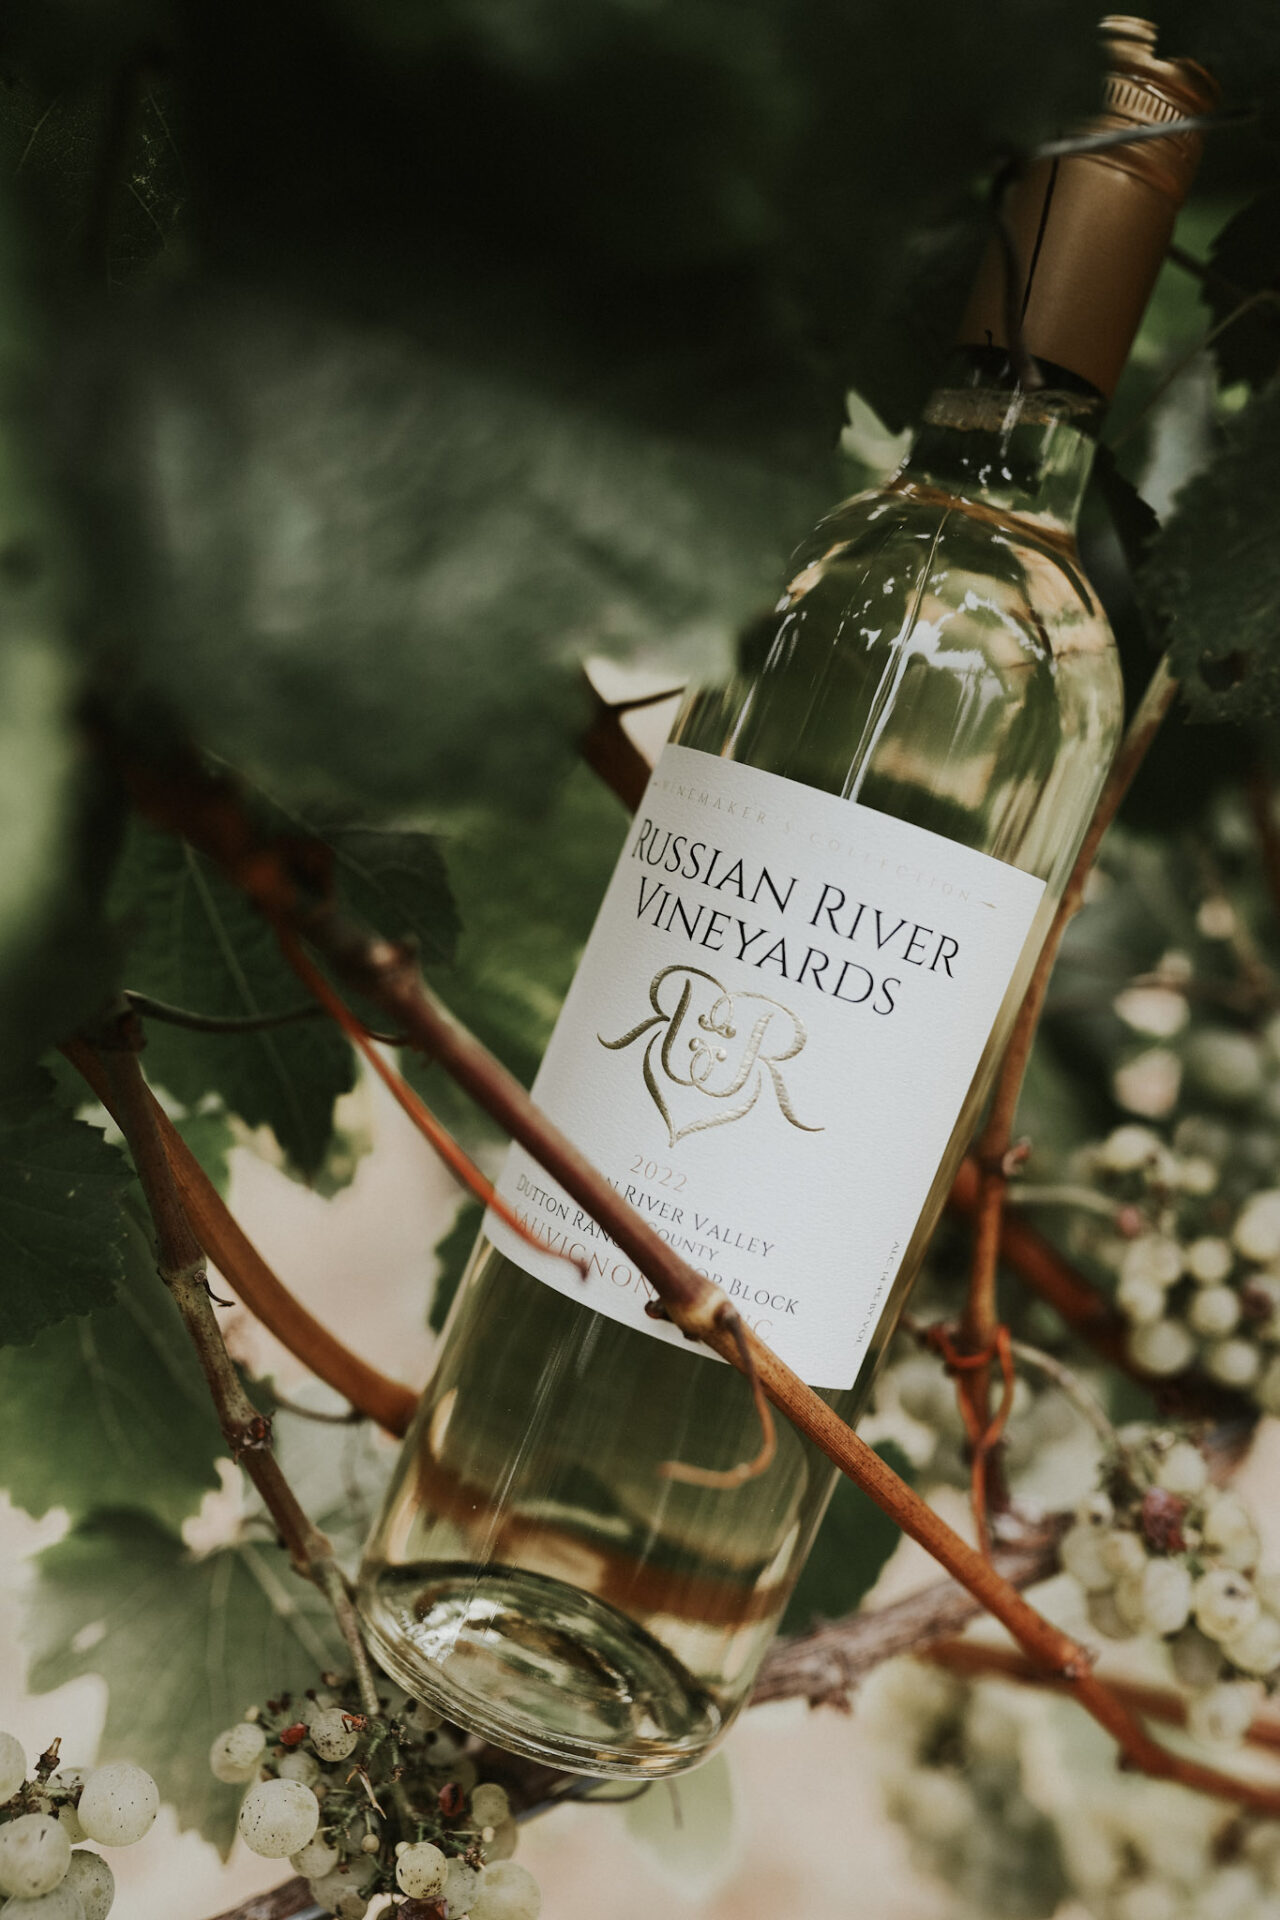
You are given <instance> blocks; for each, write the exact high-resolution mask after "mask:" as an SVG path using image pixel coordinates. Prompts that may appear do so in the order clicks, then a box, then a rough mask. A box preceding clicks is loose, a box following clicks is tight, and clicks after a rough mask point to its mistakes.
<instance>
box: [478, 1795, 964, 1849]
mask: <svg viewBox="0 0 1280 1920" xmlns="http://www.w3.org/2000/svg"><path fill="white" fill-rule="evenodd" d="M932 1777H933V1778H935V1779H941V1777H942V1776H941V1774H935V1775H933V1776H932ZM485 1833H486V1834H488V1836H489V1838H488V1839H487V1840H485V1841H484V1842H483V1845H484V1857H485V1859H486V1860H509V1859H510V1858H511V1856H512V1854H513V1853H514V1852H515V1850H516V1847H517V1845H518V1844H519V1840H520V1828H519V1827H518V1825H517V1824H516V1822H515V1821H514V1820H500V1821H499V1822H498V1824H497V1826H496V1827H486V1828H485Z"/></svg>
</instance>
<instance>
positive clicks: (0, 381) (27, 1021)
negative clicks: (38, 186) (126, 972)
mask: <svg viewBox="0 0 1280 1920" xmlns="http://www.w3.org/2000/svg"><path fill="white" fill-rule="evenodd" d="M3 91H4V89H3V88H2V87H0V96H2V95H3ZM22 269H23V260H22V256H21V252H20V249H19V247H18V246H17V244H16V243H15V239H14V235H13V233H12V231H11V228H10V222H9V217H8V212H7V208H5V207H0V633H3V636H4V640H3V645H0V1071H8V1070H10V1069H14V1068H17V1067H20V1066H25V1065H26V1064H28V1063H29V1062H30V1061H32V1060H34V1059H35V1058H36V1057H38V1055H39V1054H40V1053H41V1052H42V1051H43V1050H44V1048H45V1046H46V1045H47V1044H48V1042H49V1041H50V1040H52V1039H54V1038H63V1037H65V1036H66V1034H67V1033H69V1032H70V1031H72V1029H73V1028H74V1027H75V1026H76V1025H77V1024H78V1022H79V1021H81V1020H82V1019H84V1018H86V1017H87V1016H88V1015H89V1014H90V1013H92V1012H93V1011H94V1010H95V1007H96V1006H97V1004H99V1003H100V1002H101V1001H102V1000H104V999H105V998H106V997H107V996H108V995H109V994H110V992H111V988H112V979H111V973H110V955H109V952H108V950H107V947H106V945H105V943H104V942H103V941H102V939H101V937H100V935H99V937H97V938H96V939H93V938H85V937H84V928H85V924H86V922H87V921H88V920H89V919H90V918H91V913H90V907H89V897H90V895H91V893H92V891H93V879H92V876H93V875H94V874H95V873H98V872H101V871H103V870H104V869H105V868H106V867H107V866H108V865H109V863H110V833H109V830H103V831H101V832H100V833H99V834H98V835H97V836H95V834H94V832H93V830H94V829H95V828H99V827H103V826H104V823H102V822H99V821H98V820H97V819H96V817H95V809H94V806H93V805H92V804H91V799H90V792H89V789H90V781H89V779H88V778H86V772H85V767H84V748H83V741H82V740H81V739H80V738H79V737H78V723H77V717H76V708H77V705H78V702H79V700H80V698H81V696H82V689H81V687H80V684H79V675H78V671H77V665H76V661H75V658H74V655H73V654H72V652H71V651H70V648H69V645H68V642H67V637H66V626H67V600H68V593H67V583H68V576H69V573H70V568H69V566H68V555H67V551H66V542H65V539H64V536H63V533H62V530H61V527H60V525H59V522H58V518H57V514H56V512H55V510H54V506H53V503H52V501H51V499H50V497H49V490H48V488H47V486H46V485H45V476H44V474H43V471H42V462H41V458H40V454H39V452H38V451H37V448H38V442H39V439H40V437H41V435H42V433H43V431H44V430H43V425H42V423H41V421H40V420H39V418H38V416H37V415H36V412H35V408H34V406H33V397H34V394H35V392H36V390H37V389H38V387H39V383H40V380H41V377H42V372H43V370H42V368H41V367H40V364H39V345H40V331H39V320H38V318H37V317H36V316H35V315H34V314H32V313H30V312H28V311H27V309H26V306H25V304H24V302H23V300H22V298H21V295H20V289H21V287H22V285H23V280H24V274H23V270H22Z"/></svg>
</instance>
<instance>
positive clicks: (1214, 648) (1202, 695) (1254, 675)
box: [1139, 381, 1280, 720]
mask: <svg viewBox="0 0 1280 1920" xmlns="http://www.w3.org/2000/svg"><path fill="white" fill-rule="evenodd" d="M1278 515H1280V381H1273V382H1272V384H1271V385H1270V386H1269V387H1268V388H1267V389H1266V391H1265V392H1264V393H1261V394H1259V395H1258V397H1257V398H1256V399H1255V400H1253V401H1251V402H1250V404H1249V405H1248V406H1247V407H1246V408H1245V409H1244V411H1243V412H1242V413H1241V414H1240V415H1239V416H1238V417H1237V418H1236V419H1235V420H1234V421H1233V422H1232V423H1231V424H1230V426H1229V427H1228V428H1227V430H1226V433H1225V436H1224V441H1223V445H1222V448H1221V450H1220V451H1219V453H1218V455H1217V457H1216V459H1215V460H1214V461H1213V464H1212V465H1211V466H1210V467H1208V468H1206V469H1205V471H1204V472H1203V473H1200V474H1197V475H1196V477H1195V478H1194V479H1192V480H1191V481H1189V482H1188V484H1187V485H1186V487H1185V488H1184V489H1183V490H1182V492H1181V493H1180V494H1179V496H1178V503H1177V507H1176V509H1175V511H1174V513H1173V514H1172V515H1171V516H1170V518H1169V520H1168V521H1167V522H1166V524H1165V526H1164V529H1163V531H1162V533H1161V535H1160V537H1159V539H1158V540H1157V541H1155V543H1154V544H1153V546H1152V548H1151V550H1150V555H1149V558H1148V560H1147V562H1146V565H1145V566H1144V567H1143V569H1142V572H1141V574H1140V576H1139V589H1140V592H1141V593H1142V596H1143V599H1144V601H1145V603H1146V605H1147V607H1148V609H1149V610H1150V613H1151V615H1152V618H1153V620H1154V622H1155V623H1156V625H1157V628H1158V629H1163V630H1167V631H1168V634H1169V637H1170V660H1171V663H1172V666H1173V669H1174V672H1175V673H1176V674H1177V676H1178V678H1179V680H1180V681H1181V682H1182V684H1183V687H1184V688H1185V691H1186V695H1187V699H1188V701H1189V703H1190V706H1191V709H1192V712H1193V713H1195V714H1196V715H1197V716H1198V717H1200V718H1204V719H1215V720H1221V719H1232V720H1258V719H1265V718H1267V717H1268V716H1270V715H1273V714H1275V713H1277V712H1280V549H1278V548H1277V545H1276V540H1275V527H1276V521H1277V516H1278Z"/></svg>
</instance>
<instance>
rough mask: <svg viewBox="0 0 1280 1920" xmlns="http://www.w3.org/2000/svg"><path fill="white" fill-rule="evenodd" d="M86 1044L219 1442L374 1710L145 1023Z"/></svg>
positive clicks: (368, 1677) (105, 1031) (373, 1694)
mask: <svg viewBox="0 0 1280 1920" xmlns="http://www.w3.org/2000/svg"><path fill="white" fill-rule="evenodd" d="M93 1038H94V1041H96V1045H94V1044H93V1043H91V1042H90V1041H89V1040H88V1039H87V1038H82V1039H81V1040H80V1041H78V1042H77V1043H76V1050H77V1052H79V1051H85V1052H93V1053H95V1054H96V1056H97V1061H98V1064H99V1065H100V1067H101V1071H102V1076H103V1079H104V1081H105V1083H106V1085H107V1087H108V1088H109V1089H110V1092H111V1094H112V1096H113V1101H112V1111H113V1113H114V1115H115V1118H116V1121H117V1124H118V1125H119V1127H120V1131H121V1133H122V1134H123V1135H124V1139H125V1144H126V1146H127V1147H128V1149H129V1153H130V1157H131V1158H132V1160H133V1165H134V1171H135V1172H136V1173H137V1176H138V1184H139V1185H140V1186H141V1188H142V1192H143V1196H144V1198H145V1200H146V1203H147V1209H148V1211H149V1213H150V1215H151V1223H152V1228H153V1230H154V1234H155V1250H156V1266H157V1271H158V1272H159V1275H160V1278H161V1279H162V1280H163V1281H164V1283H165V1286H166V1287H167V1288H168V1289H169V1292H170V1294H171V1296H172V1298H173V1301H174V1304H175V1306H176V1307H177V1309H178V1312H179V1314H180V1315H181V1316H182V1322H183V1325H184V1326H185V1327H186V1329H187V1332H188V1333H189V1335H190V1336H191V1342H192V1345H193V1346H194V1347H195V1350H196V1355H197V1358H198V1359H199V1362H200V1367H201V1370H202V1372H203V1373H204V1377H205V1380H206V1383H207V1384H208V1387H209V1392H210V1396H211V1398H212V1400H213V1404H214V1408H215V1410H216V1412H217V1415H218V1424H219V1426H220V1427H221V1429H222V1436H223V1439H224V1440H225V1441H226V1443H227V1446H228V1447H229V1449H230V1451H231V1457H232V1459H233V1460H236V1461H237V1462H238V1463H239V1464H240V1465H241V1466H242V1467H243V1468H244V1470H245V1472H246V1473H247V1474H248V1476H249V1478H250V1480H251V1481H252V1482H253V1484H254V1486H255V1487H256V1489H257V1491H258V1493H259V1495H260V1497H261V1499H262V1501H263V1504H264V1505H265V1507H266V1509H267V1512H268V1513H269V1514H270V1515H271V1518H272V1520H273V1521H274V1523H275V1526H276V1529H277V1531H278V1532H279V1534H280V1537H281V1539H282V1540H283V1542H284V1544H285V1546H286V1548H287V1549H288V1551H289V1555H290V1558H291V1559H292V1561H293V1564H294V1567H295V1568H296V1570H297V1571H298V1573H300V1574H301V1575H302V1576H303V1577H304V1578H305V1579H308V1580H311V1581H312V1582H313V1583H314V1584H315V1585H316V1586H317V1587H319V1589H320V1591H321V1592H322V1593H323V1594H324V1595H325V1597H326V1598H327V1600H328V1601H329V1604H330V1606H331V1607H332V1609H333V1614H334V1618H335V1620H336V1621H337V1623H338V1628H339V1631H340V1632H341V1634H342V1637H343V1640H344V1641H345V1642H346V1645H347V1649H348V1651H349V1653H350V1655H351V1660H352V1665H353V1667H354V1670H355V1675H356V1681H357V1684H358V1686H359V1689H360V1698H361V1701H362V1703H363V1705H364V1708H365V1711H366V1713H374V1714H376V1713H377V1712H378V1711H379V1706H378V1693H377V1688H376V1687H375V1685H374V1682H373V1675H372V1672H371V1670H370V1667H369V1658H368V1655H367V1653H366V1652H365V1648H364V1642H363V1639H362V1638H361V1634H360V1627H359V1622H358V1620H357V1618H356V1611H355V1607H354V1605H353V1604H352V1600H351V1594H350V1591H349V1589H348V1587H347V1583H346V1580H345V1578H344V1576H343V1573H342V1570H341V1568H340V1567H339V1566H338V1564H337V1561H336V1560H335V1558H334V1552H333V1545H332V1542H331V1541H330V1540H329V1538H328V1535H327V1534H324V1533H322V1532H321V1531H320V1529H319V1527H317V1526H316V1525H315V1524H314V1523H313V1522H312V1521H311V1520H310V1519H309V1518H308V1516H307V1515H306V1513H304V1511H303V1509H302V1507H301V1505H300V1504H299V1501H298V1499H297V1496H296V1495H295V1493H294V1491H293V1489H292V1487H290V1485H289V1483H288V1481H287V1480H286V1479H285V1476H284V1472H283V1470H282V1468H281V1466H280V1462H279V1461H278V1460H277V1459H276V1456H275V1454H274V1453H273V1452H272V1450H271V1422H270V1420H268V1419H267V1417H266V1415H265V1414H262V1413H260V1412H259V1411H258V1409H257V1408H256V1407H255V1406H254V1404H253V1402H252V1400H251V1399H250V1398H249V1395H248V1393H247V1392H246V1391H245V1387H244V1382H243V1381H242V1380H241V1378H240V1375H239V1373H238V1372H237V1370H236V1366H235V1362H234V1361H233V1360H232V1358H231V1355H230V1354H229V1353H228V1352H227V1345H226V1341H225V1340H224V1339H223V1337H222V1328H221V1327H220V1326H219V1325H218V1319H217V1315H216V1314H215V1312H214V1310H213V1301H212V1298H211V1297H210V1293H209V1276H208V1270H207V1268H206V1265H205V1256H204V1250H203V1248H202V1247H201V1245H200V1243H199V1241H198V1240H197V1238H196V1235H195V1233H194V1231H193V1229H192V1226H191V1223H190V1221H189V1220H188V1218H187V1212H186V1208H185V1207H184V1206H183V1203H182V1196H181V1194H180V1193H179V1191H178V1185H177V1182H176V1181H175V1179H174V1177H173V1173H172V1170H171V1168H170V1165H169V1158H168V1155H167V1154H166V1152H165V1146H164V1140H163V1137H162V1135H161V1132H160V1128H159V1125H158V1123H157V1120H156V1114H157V1112H158V1108H157V1105H156V1103H155V1101H154V1100H153V1098H152V1096H151V1091H150V1088H149V1087H148V1086H147V1083H146V1080H145V1078H144V1077H143V1073H142V1065H141V1062H140V1060H139V1052H140V1050H141V1048H142V1047H143V1046H144V1045H145V1039H144V1036H143V1033H142V1027H141V1023H140V1022H139V1020H138V1018H137V1015H136V1014H135V1013H134V1012H133V1011H132V1010H131V1009H130V1008H128V1007H127V1006H126V1007H124V1008H123V1009H122V1010H121V1011H118V1012H116V1013H114V1014H113V1015H112V1016H111V1017H109V1018H108V1019H107V1020H106V1021H105V1022H104V1023H103V1025H102V1026H101V1028H100V1029H99V1030H98V1031H97V1032H96V1033H95V1035H94V1037H93Z"/></svg>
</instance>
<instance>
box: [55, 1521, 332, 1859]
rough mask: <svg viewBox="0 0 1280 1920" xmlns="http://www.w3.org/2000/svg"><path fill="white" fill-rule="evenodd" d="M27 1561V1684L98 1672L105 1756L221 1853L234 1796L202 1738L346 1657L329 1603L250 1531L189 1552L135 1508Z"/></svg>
mask: <svg viewBox="0 0 1280 1920" xmlns="http://www.w3.org/2000/svg"><path fill="white" fill-rule="evenodd" d="M34 1564H35V1573H36V1578H35V1580H34V1582H33V1583H32V1586H31V1589H30V1591H29V1595H28V1599H27V1608H26V1620H25V1628H24V1639H25V1641H26V1643H27V1645H28V1647H29V1649H30V1652H31V1662H30V1667H29V1670H28V1675H27V1683H28V1685H29V1686H30V1688H31V1690H32V1691H33V1692H35V1693H48V1692H50V1691H51V1690H52V1689H53V1688H55V1687H61V1686H65V1684H66V1683H67V1681H68V1680H74V1679H77V1678H78V1677H79V1676H80V1675H81V1674H85V1673H95V1674H100V1675H101V1677H102V1678H103V1680H105V1682H106V1684H107V1691H108V1700H107V1719H106V1726H105V1728H104V1731H103V1736H102V1747H101V1757H102V1758H103V1759H104V1760H105V1759H115V1758H126V1757H127V1758H128V1759H130V1760H134V1761H136V1762H137V1764H138V1765H139V1766H143V1767H146V1769H147V1770H148V1772H149V1773H151V1774H153V1775H154V1777H155V1780H156V1782H157V1784H158V1786H159V1788H160V1797H161V1799H162V1800H166V1801H168V1802H170V1803H171V1804H172V1805H173V1806H174V1807H176V1809H177V1812H178V1819H179V1822H180V1824H181V1825H182V1826H183V1827H194V1828H196V1829H198V1831H199V1832H201V1833H202V1834H203V1835H204V1836H205V1838H206V1839H208V1840H212V1841H214V1842H215V1844H216V1845H217V1846H218V1847H219V1848H220V1849H221V1851H222V1852H223V1853H224V1854H225V1853H226V1852H227V1851H228V1850H229V1849H230V1846H231V1842H232V1840H233V1838H234V1837H235V1823H236V1813H237V1810H238V1806H239V1800H240V1795H239V1793H238V1792H237V1790H236V1789H235V1788H234V1787H226V1786H222V1785H220V1784H219V1782H218V1781H216V1780H215V1779H214V1778H213V1775H212V1774H211V1773H210V1772H209V1747H210V1744H211V1743H212V1741H213V1739H214V1736H215V1735H216V1734H218V1733H220V1732H221V1731H222V1729H223V1728H224V1727H227V1726H230V1725H231V1724H232V1723H233V1722H234V1721H236V1720H238V1719H239V1718H240V1716H241V1715H242V1714H243V1712H244V1710H245V1708H246V1707H248V1706H252V1705H253V1704H254V1702H256V1701H263V1700H267V1699H270V1698H272V1697H275V1696H278V1695H279V1694H281V1693H284V1692H293V1693H300V1692H302V1691H303V1690H304V1689H305V1688H307V1687H309V1686H314V1685H315V1684H316V1678H317V1675H318V1673H320V1672H321V1671H322V1670H323V1669H324V1668H326V1667H330V1666H341V1665H342V1664H343V1660H342V1654H341V1652H340V1650H339V1649H340V1645H341V1643H340V1642H338V1643H337V1644H335V1632H334V1629H333V1626H332V1619H331V1616H330V1614H329V1612H328V1609H327V1607H326V1606H325V1603H324V1601H323V1600H322V1599H321V1597H320V1595H319V1594H318V1593H317V1592H316V1591H315V1589H314V1588H312V1587H310V1586H308V1585H307V1584H306V1583H305V1582H304V1581H303V1580H301V1579H300V1578H299V1577H298V1575H297V1574H295V1573H293V1572H292V1571H291V1569H290V1567H289V1564H288V1562H287V1560H286V1558H285V1556H284V1554H283V1553H282V1552H281V1550H280V1549H279V1548H278V1547H276V1546H275V1545H274V1544H267V1543H266V1542H265V1541H252V1542H250V1541H249V1540H247V1539H246V1540H242V1541H241V1542H240V1543H239V1544H237V1545H234V1546H227V1547H220V1548H217V1549H215V1550H214V1551H213V1552H210V1553H207V1554H205V1555H203V1556H202V1557H200V1558H196V1557H195V1556H193V1555H191V1554H189V1553H188V1552H187V1551H186V1549H185V1548H184V1547H183V1545H182V1543H181V1541H180V1540H178V1539H177V1538H176V1537H175V1536H174V1535H173V1534H171V1533H169V1532H167V1531H166V1530H165V1529H164V1528H163V1527H161V1526H159V1525H158V1524H157V1522H156V1521H155V1520H154V1519H152V1518H151V1517H150V1516H149V1515H147V1514H141V1513H104V1514H100V1515H97V1516H95V1517H92V1518H90V1519H88V1520H86V1521H84V1522H83V1523H82V1524H81V1525H80V1526H79V1527H77V1528H75V1529H74V1531H73V1532H71V1533H70V1534H68V1535H67V1537H66V1538H65V1539H64V1540H60V1541H59V1542H58V1543H57V1545H56V1546H52V1547H47V1548H46V1549H45V1551H44V1552H43V1553H41V1554H39V1555H38V1556H37V1558H36V1560H35V1563H34Z"/></svg>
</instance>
